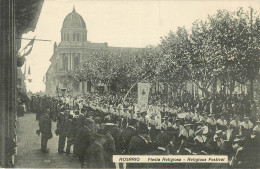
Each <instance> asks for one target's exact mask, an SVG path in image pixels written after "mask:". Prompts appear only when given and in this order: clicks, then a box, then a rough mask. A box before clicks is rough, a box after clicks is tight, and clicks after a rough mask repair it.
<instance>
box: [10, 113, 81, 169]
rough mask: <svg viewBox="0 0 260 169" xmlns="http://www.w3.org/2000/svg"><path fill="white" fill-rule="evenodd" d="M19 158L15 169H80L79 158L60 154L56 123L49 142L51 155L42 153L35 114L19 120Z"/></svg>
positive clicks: (17, 157)
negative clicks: (55, 132)
mask: <svg viewBox="0 0 260 169" xmlns="http://www.w3.org/2000/svg"><path fill="white" fill-rule="evenodd" d="M17 120H18V121H17V156H16V158H15V168H80V162H79V161H78V158H76V157H74V156H73V155H66V154H58V137H57V136H56V135H55V134H54V130H55V129H56V123H55V122H53V123H52V131H53V138H52V139H51V140H49V141H48V148H49V149H50V152H49V153H42V152H41V150H40V147H41V142H40V140H41V137H40V136H38V135H36V130H37V129H38V128H39V127H38V121H36V120H35V114H25V115H24V117H18V119H17Z"/></svg>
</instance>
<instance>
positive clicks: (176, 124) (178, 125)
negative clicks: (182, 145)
mask: <svg viewBox="0 0 260 169" xmlns="http://www.w3.org/2000/svg"><path fill="white" fill-rule="evenodd" d="M172 128H173V129H174V130H175V131H177V132H178V133H179V132H180V131H181V130H183V129H184V127H183V126H182V125H181V119H176V120H175V122H174V125H172Z"/></svg>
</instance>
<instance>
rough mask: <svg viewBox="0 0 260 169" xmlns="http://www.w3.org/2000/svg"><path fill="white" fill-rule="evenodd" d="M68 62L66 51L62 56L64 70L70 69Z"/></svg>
mask: <svg viewBox="0 0 260 169" xmlns="http://www.w3.org/2000/svg"><path fill="white" fill-rule="evenodd" d="M68 63H69V60H68V56H67V54H66V53H63V56H62V69H63V70H68Z"/></svg>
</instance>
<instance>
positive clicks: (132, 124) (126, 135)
mask: <svg viewBox="0 0 260 169" xmlns="http://www.w3.org/2000/svg"><path fill="white" fill-rule="evenodd" d="M135 128H136V119H131V120H129V122H128V127H127V128H124V129H123V130H122V132H121V137H122V139H123V143H122V144H123V145H122V146H123V150H124V152H123V154H127V153H128V148H129V144H130V140H131V138H132V137H133V136H135V135H136V134H137V132H136V129H135Z"/></svg>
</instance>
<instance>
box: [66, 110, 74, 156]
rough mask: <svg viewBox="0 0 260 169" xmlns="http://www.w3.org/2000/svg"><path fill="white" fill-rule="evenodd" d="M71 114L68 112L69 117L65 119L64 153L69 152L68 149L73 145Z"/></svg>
mask: <svg viewBox="0 0 260 169" xmlns="http://www.w3.org/2000/svg"><path fill="white" fill-rule="evenodd" d="M72 119H73V115H72V114H70V115H69V118H68V119H67V120H66V137H67V147H66V154H71V153H70V149H71V146H72V145H73V126H72Z"/></svg>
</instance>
